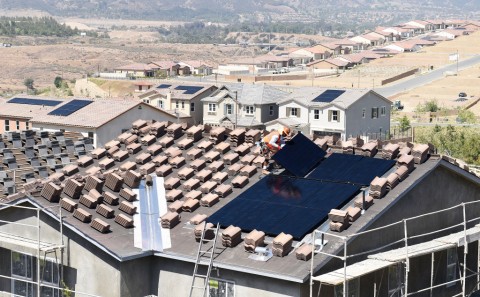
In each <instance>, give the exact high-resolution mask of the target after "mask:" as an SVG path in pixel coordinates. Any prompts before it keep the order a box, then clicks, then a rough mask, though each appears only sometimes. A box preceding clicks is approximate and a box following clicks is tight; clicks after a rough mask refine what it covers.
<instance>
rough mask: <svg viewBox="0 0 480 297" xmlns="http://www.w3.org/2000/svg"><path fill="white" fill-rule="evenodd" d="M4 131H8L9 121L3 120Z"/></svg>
mask: <svg viewBox="0 0 480 297" xmlns="http://www.w3.org/2000/svg"><path fill="white" fill-rule="evenodd" d="M5 131H10V121H9V120H5Z"/></svg>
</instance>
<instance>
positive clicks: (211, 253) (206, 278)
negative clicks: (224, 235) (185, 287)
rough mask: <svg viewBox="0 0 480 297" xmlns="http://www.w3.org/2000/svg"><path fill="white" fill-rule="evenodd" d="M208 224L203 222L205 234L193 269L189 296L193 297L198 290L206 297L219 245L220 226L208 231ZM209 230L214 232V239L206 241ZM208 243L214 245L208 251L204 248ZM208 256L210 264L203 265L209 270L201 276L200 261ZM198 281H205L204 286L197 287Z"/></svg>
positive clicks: (203, 233)
mask: <svg viewBox="0 0 480 297" xmlns="http://www.w3.org/2000/svg"><path fill="white" fill-rule="evenodd" d="M206 224H207V223H206V222H203V227H204V229H203V232H202V236H201V238H200V244H199V245H198V251H197V260H196V261H195V268H194V269H193V275H192V285H191V287H190V294H189V296H190V297H192V296H193V295H192V294H193V291H194V289H198V290H202V295H200V296H202V297H205V296H206V292H207V287H208V282H209V280H210V273H211V272H212V264H213V256H214V254H215V246H216V244H217V237H218V232H219V230H220V224H217V226H216V227H214V228H209V229H207V228H206ZM209 230H214V232H215V233H214V236H213V239H205V234H206V233H207V232H208V231H209ZM208 242H212V243H213V245H212V247H211V248H210V249H207V250H203V247H204V245H206V244H207V243H208ZM205 254H206V255H208V257H209V258H208V264H203V265H207V266H208V268H207V273H206V274H199V273H198V268H199V265H201V264H200V261H201V259H202V256H203V255H205ZM198 279H203V286H195V281H196V280H198Z"/></svg>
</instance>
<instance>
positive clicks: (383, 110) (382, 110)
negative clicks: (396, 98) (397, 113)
mask: <svg viewBox="0 0 480 297" xmlns="http://www.w3.org/2000/svg"><path fill="white" fill-rule="evenodd" d="M386 114H387V107H386V106H382V108H380V115H381V116H382V117H384V116H385V115H386Z"/></svg>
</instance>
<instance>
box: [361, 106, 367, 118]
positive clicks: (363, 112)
mask: <svg viewBox="0 0 480 297" xmlns="http://www.w3.org/2000/svg"><path fill="white" fill-rule="evenodd" d="M366 114H367V110H366V109H365V108H364V109H362V118H365V115H366Z"/></svg>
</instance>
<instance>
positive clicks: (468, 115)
mask: <svg viewBox="0 0 480 297" xmlns="http://www.w3.org/2000/svg"><path fill="white" fill-rule="evenodd" d="M458 120H459V121H460V122H462V123H468V124H475V122H476V117H475V114H474V113H473V112H472V111H470V110H466V109H462V110H460V111H459V112H458Z"/></svg>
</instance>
